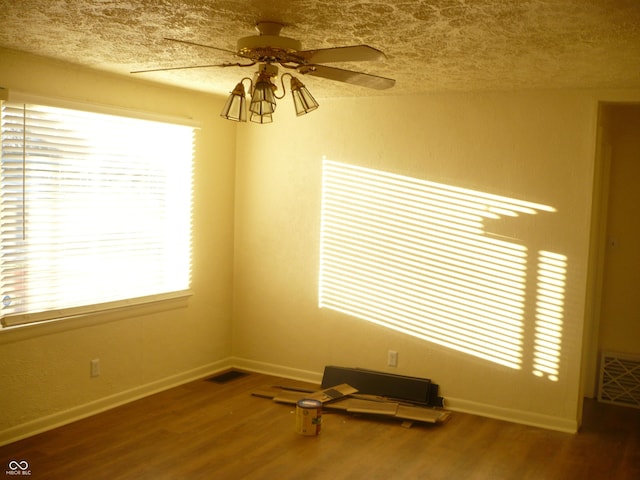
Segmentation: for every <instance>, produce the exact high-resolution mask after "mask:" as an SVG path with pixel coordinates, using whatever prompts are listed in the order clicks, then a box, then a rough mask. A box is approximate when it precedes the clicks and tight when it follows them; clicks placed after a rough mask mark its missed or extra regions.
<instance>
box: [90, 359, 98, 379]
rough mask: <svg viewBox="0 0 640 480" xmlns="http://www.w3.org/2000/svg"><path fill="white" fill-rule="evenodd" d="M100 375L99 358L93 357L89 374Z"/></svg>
mask: <svg viewBox="0 0 640 480" xmlns="http://www.w3.org/2000/svg"><path fill="white" fill-rule="evenodd" d="M99 375H100V359H99V358H94V359H93V360H91V376H92V377H98V376H99Z"/></svg>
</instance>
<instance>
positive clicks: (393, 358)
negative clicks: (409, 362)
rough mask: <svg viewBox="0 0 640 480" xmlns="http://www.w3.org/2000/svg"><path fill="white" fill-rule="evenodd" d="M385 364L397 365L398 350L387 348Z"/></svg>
mask: <svg viewBox="0 0 640 480" xmlns="http://www.w3.org/2000/svg"><path fill="white" fill-rule="evenodd" d="M387 366H389V367H397V366H398V352H396V351H395V350H389V351H388V352H387Z"/></svg>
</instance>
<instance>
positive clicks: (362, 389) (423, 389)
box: [322, 366, 444, 407]
mask: <svg viewBox="0 0 640 480" xmlns="http://www.w3.org/2000/svg"><path fill="white" fill-rule="evenodd" d="M342 383H347V384H349V385H351V386H352V387H354V388H357V389H358V393H363V394H368V395H380V396H383V397H387V398H390V399H395V400H401V401H405V402H410V403H415V404H419V405H425V406H429V407H443V406H444V399H443V398H442V397H439V396H438V389H439V387H438V385H436V384H435V383H432V382H431V380H429V379H426V378H418V377H408V376H405V375H394V374H391V373H384V372H376V371H374V370H366V369H362V368H347V367H336V366H326V367H324V375H323V376H322V388H329V387H332V386H335V385H340V384H342Z"/></svg>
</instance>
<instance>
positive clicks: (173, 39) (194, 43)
mask: <svg viewBox="0 0 640 480" xmlns="http://www.w3.org/2000/svg"><path fill="white" fill-rule="evenodd" d="M164 40H169V41H170V42H178V43H184V44H186V45H194V46H196V47H204V48H212V49H213V50H219V51H221V52H226V53H230V54H231V55H235V54H236V53H237V52H234V51H233V50H227V49H226V48H219V47H212V46H211V45H203V44H202V43H196V42H190V41H188V40H178V39H177V38H169V37H164Z"/></svg>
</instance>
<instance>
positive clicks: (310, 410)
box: [296, 398, 322, 436]
mask: <svg viewBox="0 0 640 480" xmlns="http://www.w3.org/2000/svg"><path fill="white" fill-rule="evenodd" d="M321 426H322V402H321V401H320V400H314V399H311V398H303V399H302V400H299V401H298V404H297V406H296V433H299V434H300V435H308V436H315V435H318V434H319V433H320V427H321Z"/></svg>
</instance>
